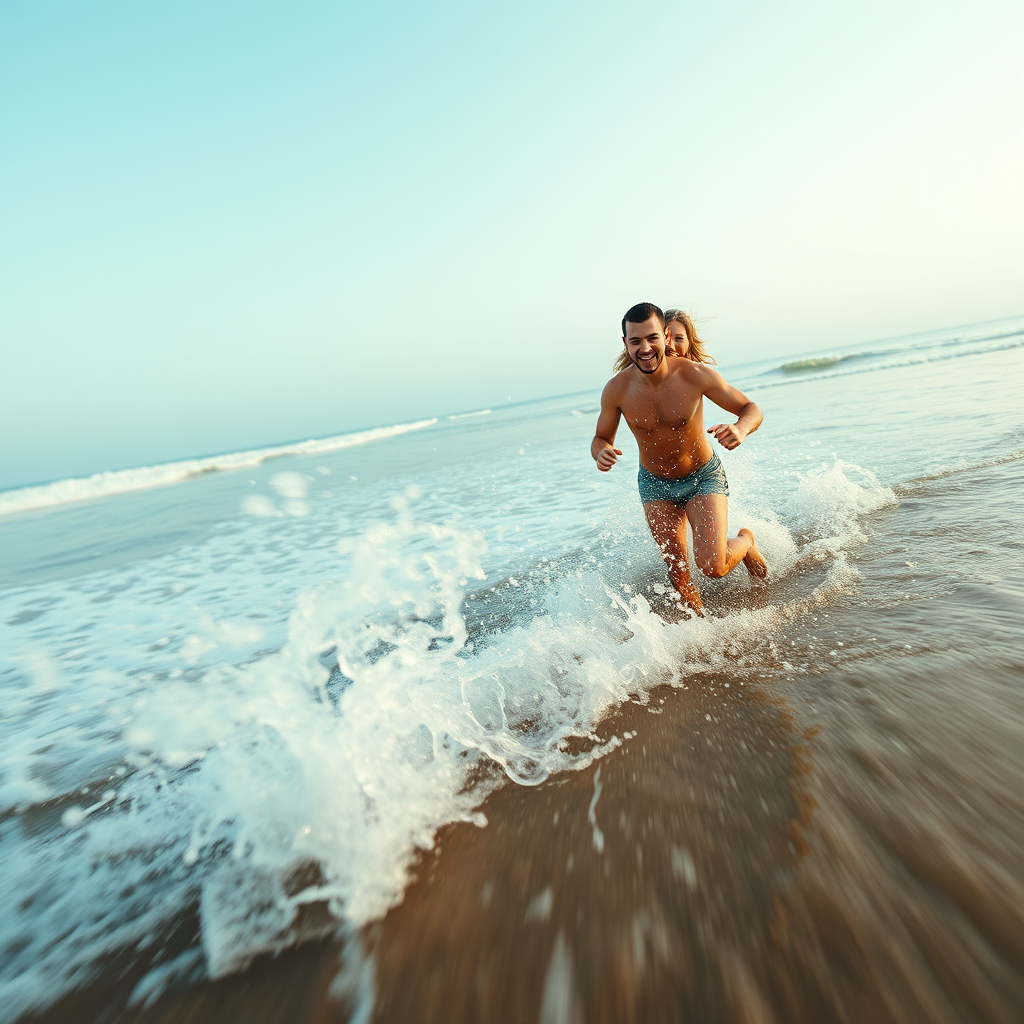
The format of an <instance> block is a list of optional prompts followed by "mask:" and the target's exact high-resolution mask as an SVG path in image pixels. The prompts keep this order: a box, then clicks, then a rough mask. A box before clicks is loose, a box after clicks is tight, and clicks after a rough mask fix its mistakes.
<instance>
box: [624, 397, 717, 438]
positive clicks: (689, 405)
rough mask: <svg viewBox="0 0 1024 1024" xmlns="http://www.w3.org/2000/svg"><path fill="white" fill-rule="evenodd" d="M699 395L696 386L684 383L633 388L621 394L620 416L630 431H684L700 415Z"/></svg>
mask: <svg viewBox="0 0 1024 1024" xmlns="http://www.w3.org/2000/svg"><path fill="white" fill-rule="evenodd" d="M701 397H702V396H701V393H700V391H698V390H697V389H696V388H692V387H686V386H679V385H676V386H674V387H663V388H658V389H653V388H640V387H633V388H630V389H629V391H628V392H627V393H626V394H625V395H624V396H623V400H622V405H621V409H622V415H623V416H624V417H625V419H626V422H627V423H628V424H629V427H630V429H631V430H632V431H633V432H634V433H643V434H650V433H655V432H657V431H661V430H666V429H668V430H684V429H685V428H686V427H687V426H688V425H690V424H691V422H692V421H693V420H694V419H695V418H698V417H699V416H700V414H701V412H702V409H701Z"/></svg>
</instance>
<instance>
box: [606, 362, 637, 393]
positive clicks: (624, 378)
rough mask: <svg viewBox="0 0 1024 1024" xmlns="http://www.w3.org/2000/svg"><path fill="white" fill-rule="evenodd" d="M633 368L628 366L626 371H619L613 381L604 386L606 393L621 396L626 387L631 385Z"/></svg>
mask: <svg viewBox="0 0 1024 1024" xmlns="http://www.w3.org/2000/svg"><path fill="white" fill-rule="evenodd" d="M632 371H633V367H632V366H627V367H626V368H625V369H624V370H619V372H618V373H617V374H615V376H614V377H612V379H611V380H609V381H608V383H607V384H605V386H604V393H605V394H606V395H617V394H620V393H621V392H622V391H623V390H624V389H625V388H626V386H627V385H628V384H629V382H630V380H631V379H632V376H633V373H632Z"/></svg>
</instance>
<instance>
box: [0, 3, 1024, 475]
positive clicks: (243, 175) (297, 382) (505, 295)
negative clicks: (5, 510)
mask: <svg viewBox="0 0 1024 1024" xmlns="http://www.w3.org/2000/svg"><path fill="white" fill-rule="evenodd" d="M1022 43H1024V6H1022V5H1020V4H1018V3H1012V4H994V3H984V2H977V0H975V2H972V3H969V4H968V3H963V4H961V3H947V2H940V0H933V2H929V3H919V4H917V3H902V2H898V0H897V2H888V3H830V2H815V3H766V2H759V3H755V4H737V3H714V4H711V3H706V4H701V5H693V4H687V3H673V4H645V3H633V2H630V3H625V2H623V3H619V4H602V3H596V4H595V3H592V2H591V3H558V2H557V0H548V2H545V3H522V2H519V3H515V4H495V3H483V2H481V3H473V4H453V3H434V4H411V3H374V4H368V3H360V4H350V3H340V2H339V3H323V2H321V3H309V2H303V0H289V2H284V0H278V2H273V3H271V2H255V0H244V2H227V0H202V2H190V0H170V2H167V0H163V2H160V0H146V2H142V0H135V2H132V3H118V2H102V3H101V2H90V0H73V2H64V3H59V2H50V0H4V2H3V3H2V4H0V140H2V152H0V156H2V167H0V175H2V177H0V230H2V236H0V245H2V253H0V331H2V346H3V349H2V356H0V358H2V365H0V431H2V446H0V448H2V462H0V486H12V485H16V484H20V483H27V482H35V481H41V480H47V479H53V478H57V477H62V476H69V475H80V474H85V473H90V472H94V471H97V470H101V469H108V468H120V467H126V466H132V465H141V464H146V463H154V462H162V461H166V460H169V459H176V458H183V457H187V456H190V455H195V454H205V453H210V452H216V451H227V450H235V449H240V448H251V447H256V446H260V445H265V444H271V443H275V442H280V441H286V440H291V439H295V438H302V437H309V436H317V435H325V434H331V433H339V432H343V431H345V430H349V429H355V428H358V427H363V426H373V425H378V424H385V423H393V422H399V421H404V420H410V419H416V418H419V417H422V416H426V415H433V414H437V413H446V412H452V411H457V410H462V409H472V408H480V407H484V406H489V405H495V404H499V403H503V402H507V401H509V400H510V399H511V400H515V401H518V400H523V399H527V398H532V397H539V396H542V395H550V394H563V393H566V392H571V391H577V390H581V389H584V388H588V387H597V386H599V385H600V384H601V383H602V382H603V381H604V380H605V379H606V377H607V376H608V371H609V369H610V363H611V361H612V359H613V358H614V356H615V354H616V348H617V346H618V344H619V341H618V334H619V331H618V320H619V318H620V317H621V315H622V312H623V311H624V309H625V308H626V307H627V306H629V305H631V304H632V303H633V302H637V301H641V300H651V301H655V302H659V303H662V304H664V305H670V304H682V305H684V306H686V307H688V308H690V309H691V310H692V311H693V312H694V313H695V314H697V315H698V316H704V317H711V318H713V319H711V320H710V321H709V322H708V324H707V330H706V333H707V336H708V338H709V341H710V346H711V349H712V351H713V352H715V354H717V355H718V357H719V359H720V360H721V361H722V362H724V363H736V362H740V361H743V360H746V359H755V358H762V357H765V356H771V355H773V354H774V353H779V354H780V355H781V354H789V353H794V352H799V351H808V350H816V349H821V348H829V347H836V348H842V347H843V346H845V345H851V344H854V343H858V342H863V341H868V340H871V339H873V338H879V337H885V336H891V335H895V334H904V333H909V332H913V331H919V330H927V329H933V328H939V327H944V326H949V325H952V324H957V323H968V322H975V321H980V320H988V319H995V318H999V317H1004V316H1011V315H1015V314H1019V313H1022V312H1024V241H1022V239H1024V198H1022V192H1024V190H1022V189H1021V188H1020V182H1021V181H1022V180H1024V71H1022V65H1021V61H1020V51H1021V45H1022Z"/></svg>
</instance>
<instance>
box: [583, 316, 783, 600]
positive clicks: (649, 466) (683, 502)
mask: <svg viewBox="0 0 1024 1024" xmlns="http://www.w3.org/2000/svg"><path fill="white" fill-rule="evenodd" d="M622 343H623V345H624V346H625V350H626V355H627V356H628V357H629V365H628V366H627V367H626V368H625V369H623V370H621V371H620V372H619V373H617V374H616V375H615V376H614V377H612V379H611V380H610V381H608V383H607V384H606V385H605V389H604V392H603V393H602V395H601V414H600V416H599V417H598V419H597V431H596V436H595V438H594V440H593V441H592V442H591V445H590V454H591V455H592V456H593V458H594V461H595V462H596V463H597V468H598V469H599V470H600V471H601V472H602V473H607V472H608V470H610V469H611V468H612V466H614V465H615V463H616V461H617V457H618V456H619V455H621V454H622V452H621V451H620V450H619V449H618V448H616V447H615V432H616V431H617V430H618V427H619V419H620V417H622V416H625V417H626V423H627V424H628V425H629V429H630V430H632V431H633V436H634V437H635V438H636V441H637V444H638V445H639V446H640V474H639V479H638V482H639V485H640V500H641V501H642V502H643V504H644V513H645V514H646V516H647V524H648V526H650V528H651V533H652V534H653V535H654V540H655V542H656V543H657V545H658V547H659V548H660V549H661V553H662V556H663V557H664V559H665V562H666V564H667V565H668V574H669V578H670V579H671V580H672V585H673V586H674V587H675V588H676V590H677V591H679V595H680V597H681V598H682V599H683V600H684V601H685V602H686V603H687V604H688V605H689V606H690V607H691V608H693V609H694V610H695V611H697V612H700V611H701V610H702V609H703V604H702V602H701V599H700V592H699V591H698V590H697V588H696V587H695V586H694V584H693V581H692V580H691V579H690V569H689V565H688V564H687V561H686V520H687V519H689V521H690V528H691V529H692V531H693V557H694V561H695V562H696V563H697V566H698V567H699V568H700V570H701V572H703V573H704V575H705V576H713V577H720V576H725V575H726V574H727V573H729V572H732V570H733V569H735V568H736V566H737V565H739V564H740V562H742V563H743V564H744V565H745V566H746V567H747V571H748V572H749V573H750V575H751V576H756V577H757V578H759V579H764V578H765V577H766V576H767V575H768V566H767V564H766V563H765V560H764V559H763V558H762V557H761V552H760V551H758V550H757V545H756V544H755V543H754V535H753V533H751V532H750V530H740V532H739V536H738V537H733V538H731V539H730V538H729V537H728V522H729V519H728V497H729V485H728V483H727V482H726V479H725V470H724V469H723V468H722V463H721V462H720V461H719V459H718V456H717V455H716V454H715V453H714V450H713V449H712V447H711V443H710V441H709V440H708V438H707V437H706V436H705V431H704V398H705V397H707V398H710V399H711V401H712V402H714V403H715V405H718V406H721V408H723V409H725V410H726V411H727V412H731V413H733V414H735V415H736V416H738V417H739V418H738V419H737V420H736V422H735V423H718V424H716V425H715V426H713V427H709V428H708V430H707V433H708V434H713V435H714V436H715V439H716V440H717V441H718V442H719V444H721V445H722V446H723V447H724V448H728V449H729V450H732V449H733V448H738V447H739V446H740V445H741V444H742V443H743V442H744V441H745V440H746V438H747V437H748V436H749V435H750V434H752V433H753V432H754V431H755V430H757V428H758V427H759V426H760V425H761V421H762V420H763V419H764V417H763V416H762V415H761V410H760V409H759V408H758V407H757V406H756V405H755V404H754V403H753V402H751V401H750V399H749V398H747V396H746V395H744V394H743V392H741V391H738V390H737V389H736V388H734V387H732V385H730V384H727V383H726V382H725V380H724V379H723V377H722V375H721V374H720V373H719V372H718V371H717V370H716V369H714V368H713V367H712V366H709V365H708V364H707V363H699V362H694V361H692V360H690V359H666V358H665V346H666V344H667V339H666V336H665V314H664V313H662V311H661V310H660V309H658V307H657V306H655V305H653V304H652V303H650V302H641V303H640V304H639V305H636V306H633V308H632V309H630V310H629V311H628V312H627V313H626V315H625V316H624V317H623V318H622Z"/></svg>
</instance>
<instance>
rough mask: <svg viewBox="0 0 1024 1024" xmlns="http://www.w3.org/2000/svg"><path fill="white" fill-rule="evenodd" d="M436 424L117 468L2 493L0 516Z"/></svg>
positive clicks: (327, 449) (337, 448)
mask: <svg viewBox="0 0 1024 1024" xmlns="http://www.w3.org/2000/svg"><path fill="white" fill-rule="evenodd" d="M436 422H437V419H436V417H435V418H434V419H429V420H417V421H415V422H414V423H398V424H395V425H394V426H390V427H375V428H373V429H372V430H359V431H356V432H355V433H352V434H339V435H337V436H336V437H320V438H314V439H312V440H309V441H296V442H294V443H292V444H283V445H277V446H275V447H273V448H254V449H253V450H251V451H246V452H233V453H231V454H228V455H211V456H208V457H207V458H203V459H185V460H183V461H181V462H166V463H164V464H163V465H159V466H141V467H139V468H138V469H118V470H112V471H110V472H107V473H94V474H93V475H92V476H88V477H78V478H75V479H71V480H57V481H55V482H54V483H51V484H40V485H39V486H36V487H21V488H19V489H17V490H14V491H5V492H4V493H2V494H0V516H4V515H10V514H11V513H14V512H28V511H30V510H31V509H37V508H49V507H51V506H53V505H66V504H69V503H71V502H74V501H88V500H90V499H92V498H106V497H109V496H110V495H112V494H126V493H128V492H129V491H145V490H149V489H150V488H153V487H167V486H168V485H170V484H176V483H180V482H181V481H182V480H187V479H188V478H189V477H193V476H198V475H199V474H200V473H214V472H219V471H223V470H232V469H245V468H248V467H251V466H258V465H259V464H260V463H261V462H266V460H267V459H276V458H280V457H281V456H283V455H316V454H319V453H323V452H335V451H340V450H341V449H342V448H352V447H354V446H356V445H360V444H366V443H367V442H369V441H380V440H382V439H384V438H387V437H395V436H396V435H398V434H406V433H408V432H409V431H410V430H422V429H423V428H424V427H431V426H433V425H434V424H435V423H436Z"/></svg>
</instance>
